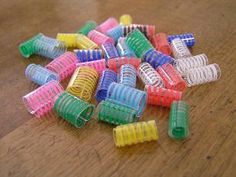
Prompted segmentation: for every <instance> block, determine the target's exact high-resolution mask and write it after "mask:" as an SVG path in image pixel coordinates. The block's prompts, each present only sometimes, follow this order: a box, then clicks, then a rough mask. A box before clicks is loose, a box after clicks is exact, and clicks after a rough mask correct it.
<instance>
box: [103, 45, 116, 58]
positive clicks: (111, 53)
mask: <svg viewBox="0 0 236 177" xmlns="http://www.w3.org/2000/svg"><path fill="white" fill-rule="evenodd" d="M102 49H103V51H104V56H105V59H106V61H107V60H108V59H110V58H117V57H119V54H118V52H117V50H116V47H115V46H114V44H113V43H110V42H107V43H104V44H102Z"/></svg>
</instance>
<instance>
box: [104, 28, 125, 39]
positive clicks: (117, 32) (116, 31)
mask: <svg viewBox="0 0 236 177" xmlns="http://www.w3.org/2000/svg"><path fill="white" fill-rule="evenodd" d="M106 35H107V36H109V37H111V38H112V39H113V40H114V41H115V42H117V41H118V39H119V38H120V37H122V36H123V28H122V26H121V25H118V26H116V27H114V28H112V29H110V30H108V31H107V33H106Z"/></svg>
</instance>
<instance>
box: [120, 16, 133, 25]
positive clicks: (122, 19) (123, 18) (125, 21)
mask: <svg viewBox="0 0 236 177" xmlns="http://www.w3.org/2000/svg"><path fill="white" fill-rule="evenodd" d="M120 24H121V25H131V24H132V17H131V16H130V15H129V14H124V15H121V16H120Z"/></svg>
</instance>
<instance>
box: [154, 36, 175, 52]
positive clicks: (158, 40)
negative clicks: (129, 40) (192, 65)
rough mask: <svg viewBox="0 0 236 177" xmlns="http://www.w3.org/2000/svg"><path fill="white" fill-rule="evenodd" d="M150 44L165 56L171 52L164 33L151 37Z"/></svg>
mask: <svg viewBox="0 0 236 177" xmlns="http://www.w3.org/2000/svg"><path fill="white" fill-rule="evenodd" d="M152 44H153V46H154V47H155V48H156V49H157V50H158V51H160V52H162V53H164V54H166V55H170V54H171V52H172V51H171V47H170V45H169V42H168V40H167V35H166V34H165V33H157V34H156V35H154V36H153V37H152Z"/></svg>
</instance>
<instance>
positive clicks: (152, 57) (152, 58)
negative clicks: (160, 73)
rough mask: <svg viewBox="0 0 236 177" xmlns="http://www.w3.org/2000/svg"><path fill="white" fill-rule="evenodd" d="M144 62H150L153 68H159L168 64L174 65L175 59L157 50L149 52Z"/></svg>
mask: <svg viewBox="0 0 236 177" xmlns="http://www.w3.org/2000/svg"><path fill="white" fill-rule="evenodd" d="M143 60H144V61H145V62H148V63H149V64H150V65H151V66H152V67H153V68H155V69H156V68H157V67H158V66H162V65H163V64H166V63H173V62H174V59H173V58H172V57H170V56H168V55H166V54H164V53H161V52H159V51H157V50H155V49H150V50H148V51H147V52H146V53H145V54H144V56H143Z"/></svg>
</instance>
